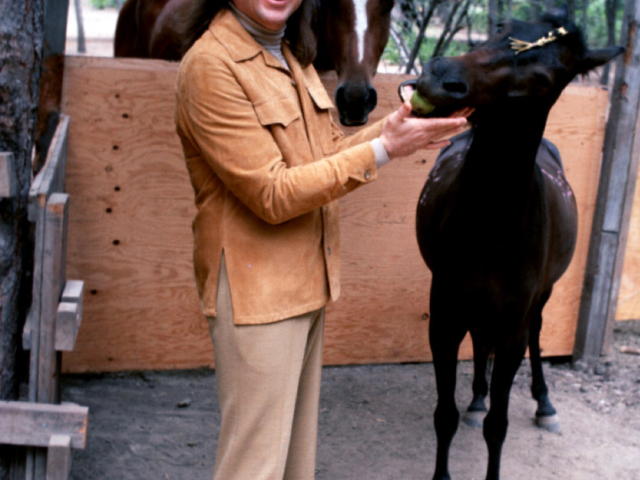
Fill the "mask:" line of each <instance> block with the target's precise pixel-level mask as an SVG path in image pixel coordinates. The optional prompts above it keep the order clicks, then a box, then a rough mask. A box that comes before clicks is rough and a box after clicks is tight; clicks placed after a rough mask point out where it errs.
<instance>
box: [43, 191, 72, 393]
mask: <svg viewBox="0 0 640 480" xmlns="http://www.w3.org/2000/svg"><path fill="white" fill-rule="evenodd" d="M68 206H69V195H67V194H66V193H53V194H51V196H50V197H49V201H48V202H47V208H46V213H45V234H44V255H43V259H42V307H41V311H40V335H39V338H40V341H39V343H40V348H39V355H38V358H39V365H38V372H39V374H38V396H37V400H38V402H45V403H58V402H59V391H58V382H59V372H58V365H57V355H56V349H55V340H56V317H57V312H58V303H59V301H60V295H61V294H62V290H63V287H64V278H65V265H66V237H67V218H68V213H69V208H68Z"/></svg>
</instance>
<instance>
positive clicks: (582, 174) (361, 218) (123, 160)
mask: <svg viewBox="0 0 640 480" xmlns="http://www.w3.org/2000/svg"><path fill="white" fill-rule="evenodd" d="M176 71H177V66H176V65H174V64H171V63H167V62H162V61H141V60H126V59H106V58H105V59H97V58H73V57H70V58H67V61H66V70H65V82H64V90H63V110H64V112H65V113H67V114H68V115H70V117H71V119H72V120H71V129H70V136H69V158H68V164H67V191H68V192H69V194H70V197H71V202H70V206H69V213H70V221H69V238H68V266H67V271H68V274H69V276H70V278H82V279H84V280H85V289H86V290H85V292H86V294H85V302H84V313H83V326H82V328H81V329H80V332H79V334H78V339H77V343H76V349H75V350H74V351H73V352H69V353H65V356H64V371H66V372H87V371H113V370H131V369H172V368H192V367H199V366H212V365H213V351H212V347H211V342H210V340H209V338H208V331H207V326H206V322H205V319H204V317H203V316H202V315H201V314H200V313H199V310H198V301H197V296H196V291H195V282H194V278H193V273H192V265H191V246H192V239H191V227H190V223H191V220H192V218H193V215H194V214H195V207H194V206H193V193H192V190H191V186H190V183H189V179H188V176H187V172H186V168H185V166H184V160H183V158H182V152H181V149H180V146H179V142H178V139H177V137H176V135H175V133H174V124H173V109H174V89H173V88H174V87H173V85H174V80H175V74H176ZM405 78H408V77H404V76H398V75H382V74H380V75H378V76H376V82H375V83H376V87H377V89H378V94H379V103H378V105H379V106H378V108H377V109H376V110H375V111H374V112H373V113H372V115H371V117H370V121H376V120H377V119H379V118H382V117H383V116H384V115H386V114H388V113H390V112H392V111H393V109H395V108H397V106H398V105H399V100H398V97H397V93H396V88H397V85H398V84H399V83H400V82H401V81H402V80H404V79H405ZM323 81H324V82H325V86H327V89H328V90H329V91H330V92H331V91H333V88H334V87H335V75H327V76H325V77H324V78H323ZM606 102H607V95H606V92H604V91H602V90H600V89H597V88H585V87H574V86H571V87H569V88H568V89H567V90H566V92H565V93H564V94H563V96H562V97H561V99H560V101H559V102H558V105H557V106H556V107H555V108H554V110H553V111H552V113H551V116H550V120H549V124H548V127H547V131H546V136H547V138H549V139H550V140H551V141H553V142H554V143H556V145H557V146H558V147H559V149H560V151H561V153H562V155H563V160H564V162H565V168H566V171H567V176H568V177H569V180H570V182H571V184H572V186H573V188H574V190H575V193H576V197H577V199H578V202H579V210H580V225H579V227H580V234H579V242H578V249H577V251H576V255H575V257H574V261H573V263H572V265H571V267H570V269H569V271H568V272H567V274H566V275H565V276H564V277H563V279H562V280H561V281H560V282H559V283H558V284H557V287H556V290H555V292H554V296H553V297H552V299H551V301H550V302H549V305H548V307H547V309H546V310H545V312H544V313H545V325H544V327H543V333H542V348H543V350H544V352H543V353H544V354H545V355H568V354H570V353H571V351H572V347H573V336H574V333H575V328H576V319H577V309H578V304H579V301H580V294H581V289H582V279H583V274H584V267H585V259H586V252H587V247H588V245H587V242H588V237H589V231H590V228H591V215H592V212H593V207H594V204H595V195H596V187H597V182H598V172H599V160H600V151H601V147H602V138H603V134H604V122H605V110H606ZM435 157H436V153H434V152H422V153H419V154H416V155H414V156H412V157H409V158H406V159H403V160H398V161H394V162H392V163H391V164H389V165H387V166H385V167H384V168H383V169H381V170H380V172H379V179H378V181H376V182H374V183H373V184H371V185H369V186H367V187H366V188H362V189H359V190H357V191H355V192H353V193H352V194H351V195H349V196H348V197H347V198H345V199H344V200H342V201H341V216H342V226H341V231H342V245H343V247H342V248H343V257H342V264H343V275H342V296H341V298H340V300H339V301H338V302H337V303H336V304H332V305H329V307H328V309H327V325H326V342H325V363H327V364H355V363H375V362H407V361H423V360H429V359H430V358H431V355H430V351H429V347H428V341H429V339H428V325H429V321H428V314H429V308H428V306H429V282H430V274H429V272H428V270H427V268H426V266H425V265H424V263H423V262H422V259H421V258H420V255H419V252H418V247H417V244H416V241H415V233H414V222H415V203H416V200H417V198H418V194H419V193H420V190H421V188H422V185H423V183H424V181H425V179H426V177H427V174H428V172H429V170H430V168H431V167H432V165H433V162H434V161H435ZM470 356H471V345H470V342H469V341H468V339H467V340H466V341H465V343H464V344H463V346H462V348H461V357H462V358H469V357H470Z"/></svg>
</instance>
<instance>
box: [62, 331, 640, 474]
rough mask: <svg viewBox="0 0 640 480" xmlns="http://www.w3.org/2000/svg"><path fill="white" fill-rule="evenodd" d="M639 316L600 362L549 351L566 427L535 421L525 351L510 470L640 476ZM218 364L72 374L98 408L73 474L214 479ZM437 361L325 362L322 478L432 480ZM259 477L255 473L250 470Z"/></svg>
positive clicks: (470, 446) (460, 440)
mask: <svg viewBox="0 0 640 480" xmlns="http://www.w3.org/2000/svg"><path fill="white" fill-rule="evenodd" d="M634 349H635V350H636V351H637V350H638V349H640V321H628V322H619V323H618V324H617V327H616V332H615V344H614V347H613V349H612V353H611V354H610V355H609V356H607V357H603V359H602V360H601V361H600V362H599V363H598V364H597V365H596V366H595V367H594V368H591V369H588V368H586V366H584V365H577V366H573V367H572V366H571V364H570V363H569V362H568V360H567V359H555V360H554V361H547V362H545V365H544V368H545V373H546V376H547V382H548V385H549V388H550V390H551V399H552V402H553V403H554V405H555V407H556V409H557V410H558V414H559V417H560V422H561V432H560V433H550V432H547V431H543V430H540V429H538V428H537V427H536V426H535V425H534V423H533V418H534V412H535V402H534V401H533V400H532V399H531V398H530V394H529V384H530V378H531V377H530V369H529V363H528V361H525V362H523V364H522V366H521V368H520V371H519V373H518V375H517V377H516V381H515V385H514V388H513V390H512V393H511V407H510V415H509V417H510V426H509V433H508V436H507V440H506V443H505V447H504V453H503V467H502V474H503V477H502V478H503V479H506V480H509V479H512V480H546V479H549V480H551V479H553V480H558V479H559V480H592V479H593V480H596V479H598V480H607V479H612V480H613V479H616V480H640V356H638V355H635V354H633V353H624V351H625V350H626V351H633V350H634ZM471 378H472V365H471V363H470V362H460V364H459V369H458V390H457V393H458V408H459V409H460V410H461V411H462V410H463V409H464V408H466V405H467V403H468V402H469V401H470V399H471ZM215 385H216V378H215V373H214V372H213V371H210V370H191V371H178V372H137V373H124V374H123V373H120V374H108V375H93V376H67V377H65V378H64V379H63V399H64V400H65V401H71V402H75V403H79V404H81V405H86V406H88V407H89V412H90V413H89V430H88V439H87V448H86V449H85V450H82V451H76V452H75V454H74V461H73V466H72V471H71V478H72V479H73V480H89V479H91V480H134V479H135V480H210V479H211V478H212V476H213V464H214V460H215V450H216V442H217V435H218V430H219V427H220V414H219V409H218V402H217V398H216V393H215V388H216V387H215ZM435 402H436V393H435V378H434V373H433V366H432V365H431V364H405V365H375V366H354V367H326V368H325V369H324V371H323V382H322V394H321V404H320V429H319V440H318V461H317V475H316V478H317V480H423V479H430V478H431V475H432V473H433V470H432V469H433V466H434V458H435V448H436V437H435V432H434V429H433V422H432V415H433V411H434V408H435ZM485 468H486V447H485V444H484V440H483V437H482V431H481V429H474V428H471V427H468V426H467V425H465V424H463V423H462V422H461V424H460V428H459V429H458V433H457V435H456V437H455V439H454V443H453V446H452V450H451V474H452V478H453V479H454V480H480V479H483V478H484V472H485ZM247 480H252V479H247Z"/></svg>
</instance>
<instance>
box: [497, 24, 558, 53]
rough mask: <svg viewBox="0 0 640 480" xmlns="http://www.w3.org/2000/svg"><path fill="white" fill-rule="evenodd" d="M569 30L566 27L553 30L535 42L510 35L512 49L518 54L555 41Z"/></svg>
mask: <svg viewBox="0 0 640 480" xmlns="http://www.w3.org/2000/svg"><path fill="white" fill-rule="evenodd" d="M567 33H569V32H567V31H566V30H565V29H564V27H560V28H556V29H555V30H551V31H550V32H549V33H547V35H546V36H545V37H541V38H539V39H538V40H536V41H535V42H525V41H524V40H518V39H517V38H513V37H509V40H510V41H511V42H510V45H511V50H515V52H516V55H517V54H519V53H522V52H526V51H527V50H531V49H532V48H537V47H544V46H545V45H546V44H548V43H551V42H555V41H556V40H557V39H558V38H559V37H563V36H565V35H566V34H567Z"/></svg>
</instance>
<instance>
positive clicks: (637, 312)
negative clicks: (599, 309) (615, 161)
mask: <svg viewBox="0 0 640 480" xmlns="http://www.w3.org/2000/svg"><path fill="white" fill-rule="evenodd" d="M637 319H640V174H639V175H638V178H637V180H636V189H635V194H634V196H633V206H632V208H631V220H630V223H629V233H628V238H627V248H626V250H625V256H624V266H623V268H622V279H621V282H620V294H619V296H618V309H617V310H616V320H637Z"/></svg>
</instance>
